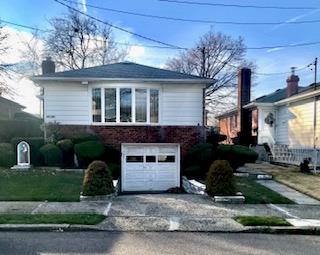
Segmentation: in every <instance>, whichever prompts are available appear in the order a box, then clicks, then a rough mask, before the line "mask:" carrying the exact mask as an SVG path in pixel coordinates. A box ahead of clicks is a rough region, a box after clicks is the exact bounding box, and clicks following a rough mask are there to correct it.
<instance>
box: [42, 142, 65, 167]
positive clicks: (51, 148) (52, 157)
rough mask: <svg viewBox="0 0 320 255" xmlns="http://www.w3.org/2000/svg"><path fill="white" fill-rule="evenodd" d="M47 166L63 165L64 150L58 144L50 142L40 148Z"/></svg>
mask: <svg viewBox="0 0 320 255" xmlns="http://www.w3.org/2000/svg"><path fill="white" fill-rule="evenodd" d="M40 152H41V154H42V155H43V158H44V163H45V165H46V166H62V151H61V150H60V149H59V147H58V146H56V145H54V144H51V143H48V144H46V145H44V146H42V147H41V148H40Z"/></svg>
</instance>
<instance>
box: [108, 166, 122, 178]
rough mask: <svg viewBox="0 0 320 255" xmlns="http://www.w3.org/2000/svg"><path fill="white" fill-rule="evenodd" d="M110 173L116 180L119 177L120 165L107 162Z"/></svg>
mask: <svg viewBox="0 0 320 255" xmlns="http://www.w3.org/2000/svg"><path fill="white" fill-rule="evenodd" d="M108 167H109V170H110V173H111V175H112V179H113V180H117V179H118V178H119V177H120V172H121V167H120V165H119V164H115V163H111V164H108Z"/></svg>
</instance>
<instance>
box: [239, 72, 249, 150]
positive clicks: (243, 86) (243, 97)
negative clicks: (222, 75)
mask: <svg viewBox="0 0 320 255" xmlns="http://www.w3.org/2000/svg"><path fill="white" fill-rule="evenodd" d="M250 101H251V69H249V68H242V69H240V70H239V72H238V123H239V125H238V127H239V134H240V137H241V139H240V140H242V142H241V143H242V144H244V145H248V144H245V143H246V141H248V139H247V138H249V137H251V129H252V128H251V126H252V124H251V112H250V110H249V109H244V108H243V106H245V105H246V104H248V103H250ZM243 138H244V142H243ZM248 142H249V141H248Z"/></svg>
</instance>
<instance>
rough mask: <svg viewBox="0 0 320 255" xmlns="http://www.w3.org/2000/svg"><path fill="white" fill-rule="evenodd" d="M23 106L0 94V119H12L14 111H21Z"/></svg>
mask: <svg viewBox="0 0 320 255" xmlns="http://www.w3.org/2000/svg"><path fill="white" fill-rule="evenodd" d="M23 109H25V107H24V106H22V105H20V104H18V103H16V102H14V101H11V100H9V99H7V98H4V97H2V96H0V119H9V120H10V119H13V118H14V117H15V115H16V113H20V112H22V110H23Z"/></svg>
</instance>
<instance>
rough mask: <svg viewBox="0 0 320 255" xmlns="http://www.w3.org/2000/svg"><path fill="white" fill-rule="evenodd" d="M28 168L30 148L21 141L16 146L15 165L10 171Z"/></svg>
mask: <svg viewBox="0 0 320 255" xmlns="http://www.w3.org/2000/svg"><path fill="white" fill-rule="evenodd" d="M28 168H30V146H29V144H28V143H27V142H25V141H22V142H20V143H18V145H17V165H15V166H14V167H12V169H28Z"/></svg>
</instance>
